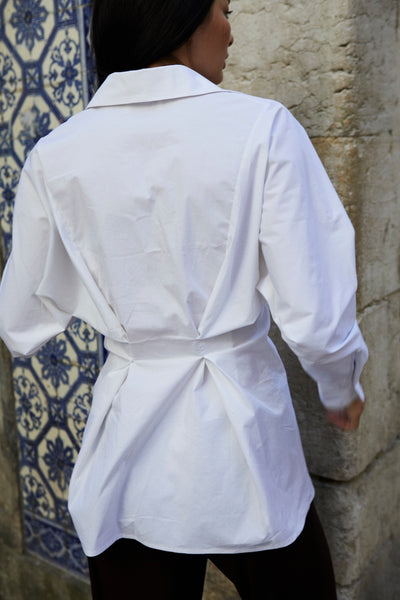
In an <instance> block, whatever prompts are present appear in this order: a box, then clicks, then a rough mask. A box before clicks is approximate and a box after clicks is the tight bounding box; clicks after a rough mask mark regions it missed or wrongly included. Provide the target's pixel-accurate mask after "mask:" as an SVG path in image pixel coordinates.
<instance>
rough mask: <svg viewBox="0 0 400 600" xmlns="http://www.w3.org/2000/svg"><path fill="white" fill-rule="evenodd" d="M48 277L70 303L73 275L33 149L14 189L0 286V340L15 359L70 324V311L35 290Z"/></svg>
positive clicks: (26, 353)
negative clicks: (7, 254) (8, 249)
mask: <svg viewBox="0 0 400 600" xmlns="http://www.w3.org/2000/svg"><path fill="white" fill-rule="evenodd" d="M49 277H50V278H51V279H52V285H53V287H55V288H58V289H59V290H60V293H61V294H62V293H66V294H67V296H68V297H69V299H71V296H72V295H73V294H74V293H75V292H76V290H75V289H74V288H75V287H76V285H77V282H76V276H75V275H74V272H73V266H72V265H71V263H70V261H69V258H68V255H67V252H66V250H65V248H64V246H63V243H62V241H61V239H60V236H59V234H58V231H57V228H56V227H55V225H54V222H53V220H52V215H51V212H50V210H49V208H48V203H47V189H46V185H45V182H44V180H43V176H42V169H41V165H40V161H39V158H38V156H37V155H36V151H35V150H33V151H32V152H31V154H30V156H29V158H28V160H27V162H26V164H25V166H24V168H23V170H22V173H21V177H20V181H19V185H18V190H17V197H16V200H15V208H14V217H13V235H12V251H11V254H10V257H9V260H8V262H7V264H6V267H5V269H4V273H3V277H2V281H1V287H0V336H1V337H2V338H3V340H4V341H5V343H6V344H7V346H8V348H9V350H10V351H11V353H12V354H13V355H14V356H30V355H32V354H34V353H35V352H36V351H37V350H38V349H39V348H40V346H42V345H43V344H44V343H45V342H46V341H48V340H49V339H50V338H52V337H53V336H55V335H57V334H58V333H60V332H62V331H63V330H64V329H65V328H66V327H67V326H68V324H69V322H70V320H71V317H72V313H71V312H69V311H67V310H65V308H64V309H62V308H61V307H60V306H58V305H57V302H55V301H54V302H51V301H44V300H43V298H42V297H41V296H40V294H39V292H38V291H39V288H40V286H41V284H42V283H43V282H44V281H45V280H46V279H47V278H49ZM65 282H68V288H67V286H66V283H65ZM65 304H68V302H66V303H65ZM69 304H70V306H73V302H72V303H71V302H69Z"/></svg>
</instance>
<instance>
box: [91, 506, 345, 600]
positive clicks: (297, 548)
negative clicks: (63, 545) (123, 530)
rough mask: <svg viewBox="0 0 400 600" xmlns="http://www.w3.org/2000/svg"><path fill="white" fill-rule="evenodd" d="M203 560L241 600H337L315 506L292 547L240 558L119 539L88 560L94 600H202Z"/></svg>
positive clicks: (330, 564)
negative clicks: (166, 549) (181, 551)
mask: <svg viewBox="0 0 400 600" xmlns="http://www.w3.org/2000/svg"><path fill="white" fill-rule="evenodd" d="M207 559H210V560H211V561H212V562H213V563H214V564H215V565H216V567H217V568H218V569H220V571H222V573H224V575H226V576H227V577H228V578H229V579H230V580H231V581H232V582H233V583H234V585H235V586H236V588H237V590H238V592H239V595H240V597H241V598H242V599H243V600H293V599H295V598H302V597H304V598H307V600H336V588H335V579H334V574H333V568H332V561H331V557H330V553H329V548H328V545H327V542H326V538H325V535H324V532H323V530H322V527H321V523H320V521H319V518H318V515H317V513H316V511H315V508H314V505H313V504H312V505H311V508H310V511H309V513H308V515H307V519H306V523H305V526H304V529H303V531H302V533H301V534H300V536H299V537H298V538H297V539H296V540H295V542H294V543H293V544H291V545H290V546H286V547H285V548H279V549H278V550H262V551H260V552H246V553H240V554H210V555H203V554H178V553H174V552H164V551H162V550H154V549H152V548H148V547H146V546H143V544H140V543H139V542H137V541H135V540H127V539H121V540H118V541H117V542H115V544H113V545H112V546H111V547H110V548H108V549H107V550H106V551H105V552H103V553H102V554H100V555H98V556H95V557H92V558H89V570H90V580H91V585H92V594H93V600H201V597H202V593H203V585H204V576H205V571H206V563H207Z"/></svg>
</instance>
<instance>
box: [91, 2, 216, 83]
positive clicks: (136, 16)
mask: <svg viewBox="0 0 400 600" xmlns="http://www.w3.org/2000/svg"><path fill="white" fill-rule="evenodd" d="M212 3H213V0H94V2H93V12H92V26H91V44H92V49H93V52H94V57H95V61H96V70H97V78H98V85H101V84H102V83H103V81H104V80H105V79H106V77H107V76H108V75H109V74H110V73H113V72H114V71H130V70H135V69H143V68H146V67H148V66H149V65H151V64H152V63H153V62H155V61H157V60H159V59H161V58H163V57H165V56H168V55H169V54H171V52H173V51H174V50H176V49H177V48H179V47H180V46H181V45H182V44H184V43H185V42H186V41H187V40H188V39H189V38H190V36H191V35H192V33H193V32H194V31H195V30H196V29H197V27H198V26H199V25H200V24H201V23H202V21H203V20H204V19H205V17H206V15H207V13H208V11H209V9H210V7H211V5H212Z"/></svg>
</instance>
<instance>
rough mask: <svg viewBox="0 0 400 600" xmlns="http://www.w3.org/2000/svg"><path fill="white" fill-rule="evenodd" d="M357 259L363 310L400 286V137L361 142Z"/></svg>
mask: <svg viewBox="0 0 400 600" xmlns="http://www.w3.org/2000/svg"><path fill="white" fill-rule="evenodd" d="M357 146H358V157H359V164H358V169H357V170H356V171H355V172H354V177H355V178H357V180H358V183H357V187H358V190H359V199H358V221H357V223H356V228H357V237H356V239H357V260H358V271H359V294H358V296H359V306H360V308H361V309H362V308H363V307H365V306H368V305H370V304H371V303H374V302H376V301H377V300H379V299H380V298H383V297H385V296H387V295H388V294H391V293H392V292H394V291H395V290H398V289H400V236H399V230H400V169H399V165H400V138H396V137H394V136H393V135H392V133H384V134H381V135H376V136H371V137H365V138H362V139H359V140H358V141H357Z"/></svg>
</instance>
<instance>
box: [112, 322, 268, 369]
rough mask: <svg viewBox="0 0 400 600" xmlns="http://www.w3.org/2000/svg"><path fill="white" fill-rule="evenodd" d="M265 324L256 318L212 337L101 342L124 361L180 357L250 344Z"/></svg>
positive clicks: (200, 354) (261, 333)
mask: <svg viewBox="0 0 400 600" xmlns="http://www.w3.org/2000/svg"><path fill="white" fill-rule="evenodd" d="M266 336H267V333H266V329H265V327H262V326H261V327H260V323H259V321H257V322H256V323H255V324H253V325H249V326H248V327H242V328H241V329H235V330H233V331H230V332H228V333H224V334H221V335H216V336H212V337H204V338H202V337H198V338H195V339H179V338H162V337H161V338H159V339H152V340H146V341H144V342H134V343H132V342H130V343H129V342H119V341H116V340H113V339H111V338H106V339H105V341H104V345H105V347H106V349H107V350H108V352H110V353H111V354H115V355H117V356H120V357H122V358H125V359H127V360H152V359H153V360H156V359H161V358H163V359H165V358H173V357H178V356H181V357H184V356H200V357H205V356H207V354H212V353H214V352H221V351H224V350H225V351H226V350H228V351H229V350H234V349H235V348H238V347H239V346H244V345H246V344H249V343H254V342H255V341H256V340H257V339H259V338H261V337H264V338H266Z"/></svg>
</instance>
